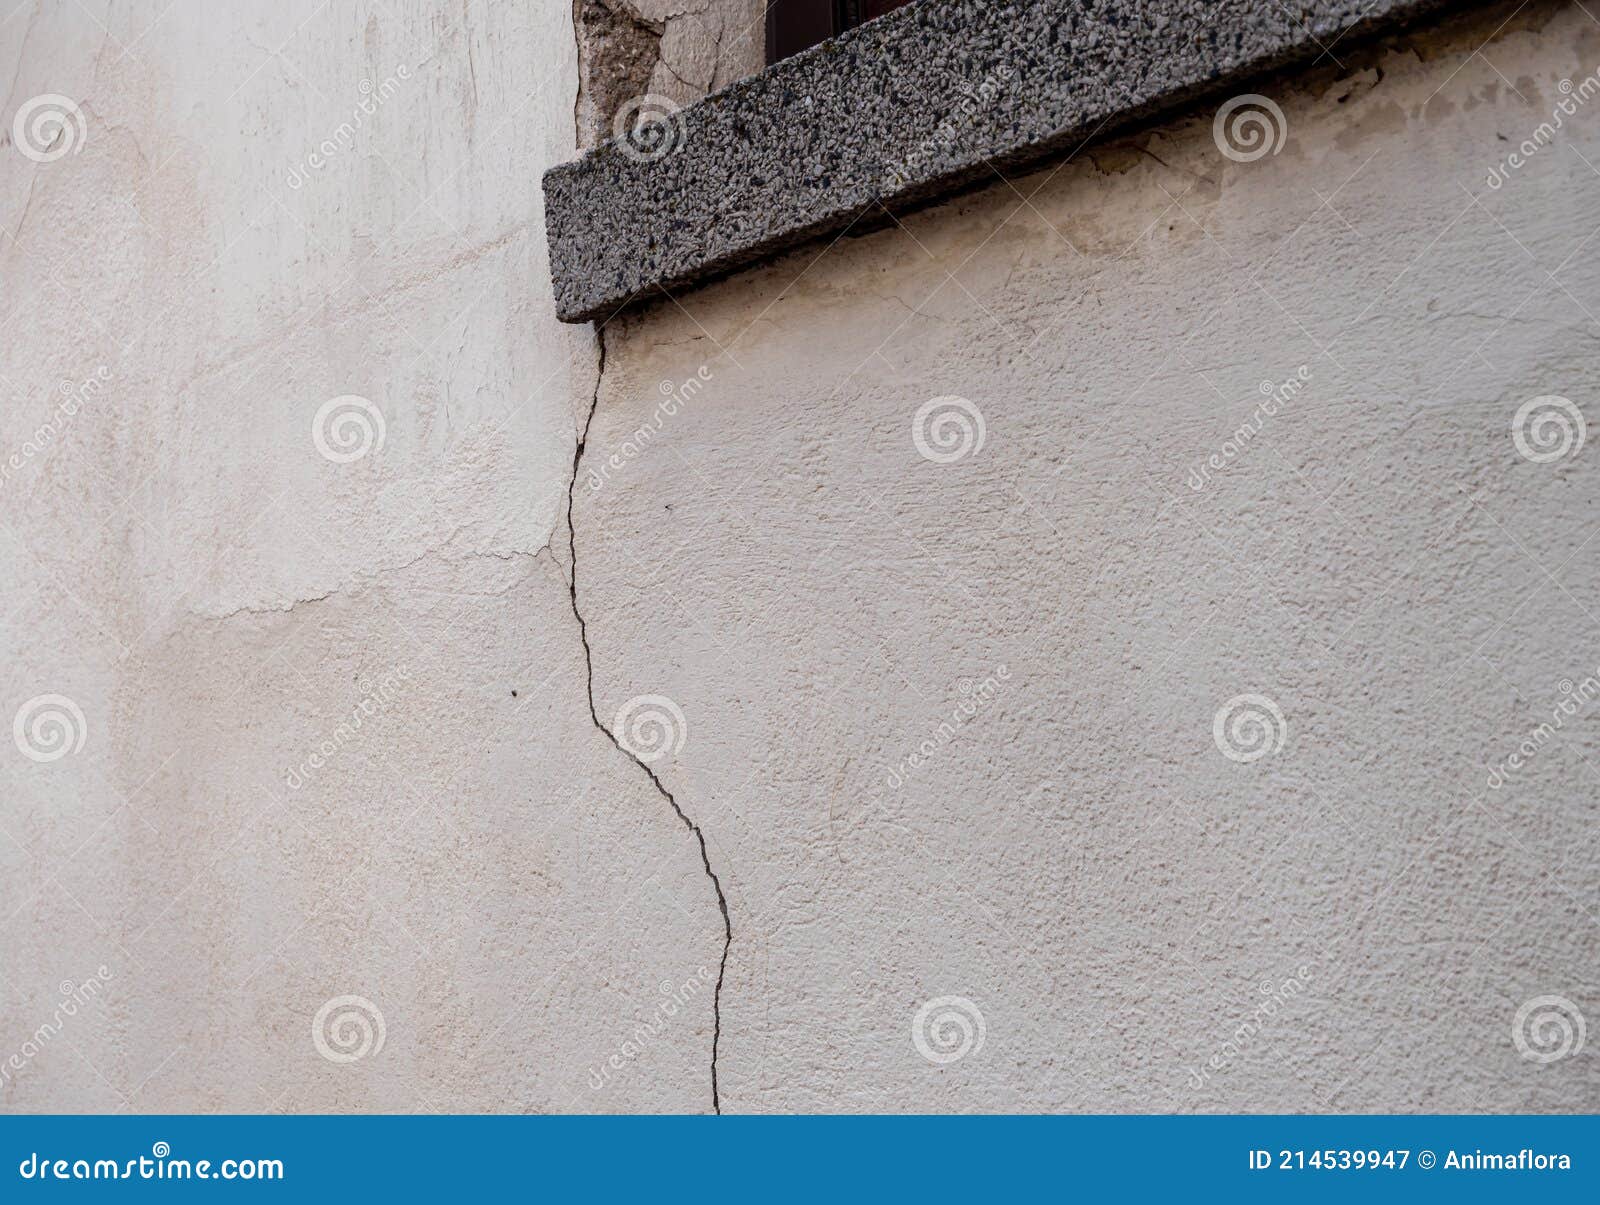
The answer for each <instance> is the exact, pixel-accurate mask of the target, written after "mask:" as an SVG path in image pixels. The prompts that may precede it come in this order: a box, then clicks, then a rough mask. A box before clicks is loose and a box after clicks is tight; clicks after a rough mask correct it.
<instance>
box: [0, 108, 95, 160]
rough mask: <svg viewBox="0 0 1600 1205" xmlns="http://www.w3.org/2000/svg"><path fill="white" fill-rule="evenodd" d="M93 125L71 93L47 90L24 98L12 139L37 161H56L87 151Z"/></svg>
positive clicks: (16, 117)
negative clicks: (84, 148) (86, 145)
mask: <svg viewBox="0 0 1600 1205" xmlns="http://www.w3.org/2000/svg"><path fill="white" fill-rule="evenodd" d="M88 134H89V125H88V122H86V121H84V119H83V110H82V109H80V108H78V102H77V101H75V100H73V99H72V98H71V97H70V96H62V95H61V94H60V93H59V92H46V93H44V94H42V95H40V96H35V97H34V98H33V99H32V100H28V101H24V102H23V105H22V107H21V108H20V109H18V110H17V115H16V116H15V117H14V118H12V119H11V141H12V142H13V143H15V144H16V147H17V149H18V150H19V151H21V152H22V153H23V155H25V156H26V157H27V158H29V159H32V160H33V161H34V162H35V163H53V162H54V161H55V160H57V159H60V158H62V157H63V156H65V155H76V154H78V153H79V152H80V151H82V150H83V143H84V140H85V139H86V138H87V137H88Z"/></svg>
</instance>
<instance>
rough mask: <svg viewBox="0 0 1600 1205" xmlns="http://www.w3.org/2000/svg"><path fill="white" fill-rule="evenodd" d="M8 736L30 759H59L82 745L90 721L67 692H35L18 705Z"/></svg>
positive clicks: (87, 736) (47, 760) (19, 750)
mask: <svg viewBox="0 0 1600 1205" xmlns="http://www.w3.org/2000/svg"><path fill="white" fill-rule="evenodd" d="M11 736H12V739H13V740H15V741H16V743H17V751H18V752H20V753H21V754H22V756H23V757H26V758H28V759H29V760H30V761H37V762H50V761H59V760H60V759H61V758H63V757H66V756H67V755H68V754H69V753H77V752H78V751H79V750H81V749H82V748H83V742H84V741H86V740H87V739H88V738H89V721H88V720H86V719H84V716H83V708H81V707H79V706H78V705H77V704H76V703H74V702H73V701H72V700H71V699H69V698H67V696H66V695H35V696H34V697H33V698H31V699H29V700H28V701H27V702H26V703H24V704H23V705H22V706H21V707H19V708H17V714H16V715H15V716H14V717H13V718H12V721H11Z"/></svg>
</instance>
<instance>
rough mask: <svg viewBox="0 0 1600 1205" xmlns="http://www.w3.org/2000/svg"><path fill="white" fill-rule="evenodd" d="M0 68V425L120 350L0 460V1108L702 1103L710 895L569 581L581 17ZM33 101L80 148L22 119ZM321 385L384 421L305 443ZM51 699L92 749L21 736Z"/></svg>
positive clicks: (263, 32) (271, 30)
mask: <svg viewBox="0 0 1600 1205" xmlns="http://www.w3.org/2000/svg"><path fill="white" fill-rule="evenodd" d="M0 79H3V83H0V95H3V96H4V97H5V102H6V103H5V106H4V111H3V114H0V116H3V118H4V125H5V130H6V134H5V135H4V136H3V138H0V227H3V233H0V280H3V281H4V288H3V291H0V455H4V456H8V457H9V456H10V455H11V454H13V453H17V452H19V451H20V450H21V449H22V448H23V446H24V445H25V444H26V443H28V441H29V440H30V439H31V438H32V433H33V432H34V431H36V430H37V429H38V427H39V426H40V425H41V424H44V423H46V422H48V421H49V420H50V416H51V414H52V413H53V412H55V410H56V407H57V404H58V402H59V400H60V398H61V396H62V389H63V383H66V385H67V387H69V388H72V389H77V388H78V387H79V386H80V383H81V382H83V381H85V380H87V379H89V378H92V377H95V376H96V374H97V373H99V371H100V369H101V368H102V367H104V369H105V370H106V373H107V374H108V375H107V376H106V378H105V383H104V385H103V388H101V389H100V390H99V391H98V393H97V394H95V395H94V396H93V398H92V400H90V401H89V402H88V403H87V404H85V405H83V406H82V407H81V408H80V409H79V410H78V412H77V413H76V415H75V416H74V417H72V418H71V419H70V421H68V422H66V423H65V425H64V427H62V429H60V430H59V431H58V433H57V435H56V437H55V438H54V439H53V441H51V442H49V443H48V444H47V445H46V446H44V447H43V448H42V449H38V450H36V451H35V452H34V453H30V454H29V455H27V456H26V457H25V458H24V459H23V461H22V463H21V464H20V467H17V468H15V469H13V470H11V471H10V472H9V474H8V475H7V477H6V479H5V481H4V484H3V486H0V583H3V586H0V644H3V652H0V666H3V668H0V713H3V717H4V721H5V732H6V736H5V744H4V749H3V751H0V798H3V801H4V804H3V808H0V1067H3V1068H4V1073H3V1075H0V1108H3V1109H6V1110H38V1111H54V1110H66V1111H77V1110H115V1109H120V1108H129V1109H134V1110H137V1111H148V1112H160V1111H164V1110H180V1111H183V1110H227V1111H254V1110H271V1109H286V1110H296V1111H322V1110H392V1111H426V1110H432V1109H442V1110H452V1109H453V1110H512V1111H515V1110H558V1109H572V1110H584V1111H588V1110H600V1111H605V1110H668V1111H677V1110H691V1111H692V1110H707V1109H709V1108H710V1107H711V1102H712V1098H711V1082H710V1075H711V1066H710V1048H711V1042H712V1031H713V1008H712V999H711V992H710V990H709V988H707V987H705V986H704V985H703V983H702V981H701V976H702V973H705V974H709V975H712V976H714V975H715V973H716V971H717V968H718V965H719V960H720V958H721V955H722V951H723V947H724V935H723V927H722V919H721V916H720V915H719V913H718V910H717V904H716V898H715V895H714V893H713V891H712V887H711V884H710V883H709V881H708V880H707V878H706V876H705V872H704V868H703V865H702V862H701V858H700V855H699V851H698V849H697V848H696V846H695V843H694V841H693V838H692V834H689V833H686V832H685V830H684V828H683V826H682V824H681V822H680V821H679V820H678V818H677V817H676V816H675V815H674V814H673V812H672V810H671V808H670V807H669V806H668V804H667V802H666V801H665V800H663V798H662V797H661V796H660V794H659V792H658V791H657V790H656V788H655V787H654V786H653V785H652V783H651V782H650V781H649V778H648V777H647V775H645V774H644V773H643V772H642V771H641V769H640V767H639V766H638V765H637V764H635V763H633V762H632V761H631V760H630V759H629V758H628V757H626V756H624V755H623V754H621V753H620V752H619V751H618V750H617V748H616V747H615V746H614V744H613V743H612V742H611V741H610V740H609V738H608V737H607V736H606V735H605V734H604V733H603V732H600V731H598V730H597V729H596V727H595V725H594V723H593V721H592V719H591V716H590V712H589V709H588V705H587V694H586V687H587V684H586V672H585V662H584V650H583V646H582V643H581V641H580V639H579V629H578V624H577V622H576V620H575V618H574V616H573V614H572V610H571V597H570V590H569V582H568V576H567V561H568V543H569V542H568V537H567V531H566V517H567V492H568V491H567V487H568V483H569V481H570V479H571V472H572V463H573V451H574V445H575V440H576V436H577V433H578V430H579V428H580V426H581V423H582V420H583V417H584V415H585V414H586V412H587V410H588V408H589V405H590V402H591V400H592V398H593V390H594V382H595V354H594V338H593V335H592V334H591V333H590V332H588V331H579V330H574V329H572V328H569V327H563V326H561V325H560V324H558V323H557V322H556V320H555V318H554V316H553V314H552V312H551V304H550V302H549V300H548V298H549V290H548V283H547V282H548V269H547V266H546V262H545V252H544V246H545V235H544V230H543V219H542V212H541V200H540V195H539V190H538V187H537V181H538V178H539V175H540V173H541V172H542V171H543V170H544V169H545V168H546V167H547V166H549V165H550V164H552V163H555V162H559V161H561V160H563V159H566V158H569V157H570V156H571V155H572V154H573V152H574V124H573V98H574V95H575V92H576V69H575V50H574V40H573V36H572V27H571V23H570V15H569V13H568V12H567V11H566V10H565V9H564V8H563V7H562V6H559V5H542V4H486V3H469V4H465V5H462V4H456V3H451V4H448V5H445V4H433V3H422V2H417V0H411V2H406V0H401V2H398V3H397V2H395V0H385V3H384V4H382V5H377V4H370V5H369V4H353V5H352V4H336V5H331V6H328V5H321V4H318V3H313V2H309V0H308V2H304V3H290V4H284V3H279V2H277V0H273V2H271V3H253V4H231V5H229V6H228V11H227V16H226V19H225V20H224V19H221V18H220V17H219V16H217V15H216V14H213V13H210V12H202V11H200V10H199V9H197V8H195V7H194V6H180V7H179V8H175V9H171V10H168V6H167V5H166V4H165V3H155V2H151V3H147V4H134V5H128V4H118V5H114V6H113V5H108V4H105V3H94V2H93V0H90V2H89V3H88V4H86V5H85V6H79V5H60V4H49V3H43V4H37V5H24V6H23V7H22V8H21V9H19V10H18V11H17V12H16V13H15V14H13V15H11V16H10V18H9V19H8V20H7V21H6V22H5V23H4V24H3V25H0ZM386 83H393V84H394V85H395V86H394V87H393V88H392V89H391V88H388V87H386V86H385V85H386ZM41 93H60V94H65V95H67V96H70V97H72V98H74V99H75V100H76V101H77V102H78V103H79V104H80V105H81V108H82V110H83V112H84V115H85V124H86V131H85V137H84V138H83V140H82V143H81V150H80V151H79V152H78V153H76V154H70V155H67V156H65V157H63V158H60V159H58V160H56V161H54V162H49V163H35V162H33V161H31V160H29V159H27V158H26V157H24V156H23V155H22V154H21V153H20V152H19V150H18V148H17V147H15V146H13V145H12V135H11V133H10V131H11V125H12V117H13V114H14V112H16V111H17V109H18V108H19V107H20V106H21V105H23V104H24V102H26V101H27V100H28V99H29V98H30V97H33V96H35V95H38V94H41ZM380 95H381V96H382V97H383V99H382V102H381V104H376V105H375V106H374V111H372V112H370V113H363V114H362V115H361V116H360V117H359V118H355V116H354V115H355V114H356V113H357V112H358V105H359V103H360V102H361V100H362V99H363V97H368V96H373V97H376V96H380ZM346 123H350V125H351V129H350V130H347V131H346V132H345V133H343V134H340V133H339V132H338V129H339V127H340V126H341V125H342V124H346ZM357 123H358V124H357ZM325 139H328V140H332V142H333V146H334V150H333V151H332V152H330V153H328V154H327V155H326V156H324V157H323V161H322V166H320V167H316V166H311V165H309V164H308V161H307V156H308V154H309V153H310V152H312V151H313V150H314V149H315V148H316V147H317V146H318V145H319V144H320V143H321V142H322V141H323V140H325ZM297 177H298V182H296V178H297ZM346 394H355V395H361V396H363V397H365V398H367V399H369V400H370V401H371V403H372V404H373V405H374V406H375V407H376V408H377V409H378V410H379V411H380V412H381V413H382V415H383V416H384V419H385V434H384V439H383V441H382V445H381V447H377V448H374V449H373V450H372V451H371V452H370V453H369V454H368V455H366V456H364V457H362V458H361V459H358V460H355V461H353V462H349V463H333V462H330V461H329V460H327V459H325V458H324V457H323V456H322V455H320V454H319V452H318V450H317V448H316V446H315V445H314V442H313V439H312V430H313V422H314V418H315V415H316V414H317V412H318V409H319V407H320V406H321V405H322V404H323V403H324V402H325V401H327V400H328V399H331V398H334V397H336V396H340V395H346ZM47 693H48V694H59V695H62V696H66V697H69V698H70V699H72V700H73V701H74V702H75V703H76V704H77V705H78V706H79V707H80V708H81V710H82V713H83V715H84V717H85V721H86V727H87V735H86V740H85V741H84V744H83V746H82V748H81V750H80V751H78V752H77V753H75V754H72V755H70V756H67V757H63V758H61V759H60V760H56V761H51V762H44V763H41V762H35V761H32V760H29V759H28V758H26V757H25V756H23V755H22V754H21V752H20V750H19V749H18V747H17V746H16V745H15V744H14V743H13V741H12V739H11V721H12V717H13V715H14V714H15V713H16V712H17V711H18V709H19V708H20V707H21V706H22V705H23V704H24V703H25V702H26V701H27V700H29V699H32V698H35V697H37V696H40V695H44V694H47ZM363 700H368V707H367V710H365V711H363V710H362V708H363ZM357 714H360V715H361V716H362V722H361V724H360V727H359V729H355V730H352V729H351V728H350V721H351V719H352V717H353V716H355V715H357ZM341 725H344V726H345V729H346V730H345V732H343V733H342V734H341V733H340V726H341ZM329 742H336V751H335V752H333V753H331V754H330V755H328V756H327V757H326V759H325V764H323V765H322V766H321V767H320V768H313V769H307V768H306V766H307V761H308V759H310V758H312V757H314V756H316V755H318V751H319V750H321V749H323V748H324V746H325V745H326V744H327V743H329ZM296 777H297V778H299V779H300V784H299V785H298V786H293V785H291V778H296ZM101 967H104V968H106V972H107V974H108V975H109V979H107V980H106V981H105V986H104V988H103V990H100V991H99V993H98V995H97V997H96V1002H95V1003H94V1004H93V1005H92V1006H91V1007H88V1008H83V1009H79V1010H78V1011H77V1013H76V1015H73V1016H69V1017H66V1018H65V1019H64V1020H62V1018H60V1016H59V1012H58V1010H59V1007H60V1005H61V1002H62V1001H63V999H64V998H65V997H64V995H63V993H62V990H61V985H63V984H67V985H69V986H73V987H76V986H79V985H82V984H83V983H84V982H86V981H90V980H92V979H94V978H95V977H96V976H97V974H98V973H99V968H101ZM691 980H693V981H695V982H694V985H693V987H692V989H691V990H690V991H688V992H685V991H683V990H682V986H683V985H684V984H685V983H687V982H689V981H691ZM663 985H671V990H670V991H663ZM669 995H677V996H679V997H682V998H683V999H685V1000H686V1001H687V1002H686V1003H685V1004H682V1005H678V1004H674V1005H673V1006H672V1007H671V1009H670V1011H671V1013H672V1016H671V1017H670V1018H667V1017H664V1016H663V1013H664V1011H666V1010H664V1009H663V1008H662V1002H663V1000H664V999H665V998H666V997H668V996H669ZM342 996H359V997H362V998H363V999H365V1000H366V1001H368V1002H370V1004H371V1005H372V1006H374V1009H375V1010H376V1011H377V1012H378V1013H379V1014H381V1016H382V1017H383V1020H384V1025H385V1040H384V1045H383V1047H382V1049H381V1050H379V1051H376V1052H372V1053H369V1054H368V1056H367V1057H364V1058H361V1059H360V1060H359V1061H356V1062H351V1063H335V1062H331V1061H329V1060H328V1059H326V1058H324V1057H322V1056H321V1055H320V1054H319V1052H318V1049H317V1047H316V1044H315V1042H314V1040H313V1022H314V1019H315V1017H316V1014H317V1013H318V1011H319V1009H320V1008H321V1007H322V1006H323V1005H324V1004H325V1003H326V1002H328V1001H330V1000H333V999H335V998H338V997H342ZM58 1020H60V1021H62V1023H61V1025H60V1026H59V1029H58V1030H54V1031H51V1032H47V1033H45V1034H44V1036H43V1037H40V1036H39V1031H40V1029H41V1027H45V1028H47V1029H48V1028H49V1027H50V1026H52V1025H53V1024H54V1023H55V1022H56V1021H58ZM641 1025H645V1026H648V1027H649V1029H648V1031H647V1032H646V1034H645V1036H644V1037H643V1038H642V1039H640V1038H638V1037H637V1036H636V1035H637V1031H638V1029H639V1027H640V1026H641ZM347 1036H349V1035H347ZM625 1044H630V1045H631V1048H632V1049H631V1052H630V1053H628V1054H626V1055H624V1054H622V1053H619V1052H620V1051H622V1050H623V1048H624V1045H625ZM613 1056H615V1057H616V1060H617V1063H616V1066H615V1067H612V1066H610V1064H609V1060H611V1059H612V1058H613ZM13 1058H15V1059H16V1060H17V1062H16V1063H13V1062H11V1060H12V1059H13ZM597 1069H598V1070H597ZM601 1073H603V1074H601ZM592 1077H593V1078H599V1079H601V1080H602V1086H600V1087H598V1088H597V1087H595V1086H594V1084H593V1080H592Z"/></svg>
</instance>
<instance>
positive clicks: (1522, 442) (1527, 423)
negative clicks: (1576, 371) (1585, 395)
mask: <svg viewBox="0 0 1600 1205" xmlns="http://www.w3.org/2000/svg"><path fill="white" fill-rule="evenodd" d="M1588 438H1589V427H1588V424H1587V423H1585V422H1584V421H1583V411H1582V410H1579V409H1578V407H1577V406H1576V405H1574V404H1573V403H1572V402H1571V401H1569V400H1567V399H1566V398H1564V397H1557V396H1556V395H1555V394H1546V395H1544V396H1542V397H1536V398H1529V399H1528V400H1527V401H1525V402H1523V403H1522V405H1521V406H1519V407H1518V408H1517V413H1516V416H1515V417H1514V418H1513V419H1512V420H1511V441H1512V442H1513V443H1514V444H1516V445H1517V454H1518V455H1520V456H1521V457H1522V458H1523V459H1524V460H1530V461H1532V462H1533V463H1534V464H1549V463H1550V462H1551V461H1553V460H1567V459H1570V458H1571V457H1573V456H1576V455H1577V454H1578V453H1579V452H1581V451H1583V444H1584V441H1585V440H1586V439H1588Z"/></svg>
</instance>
